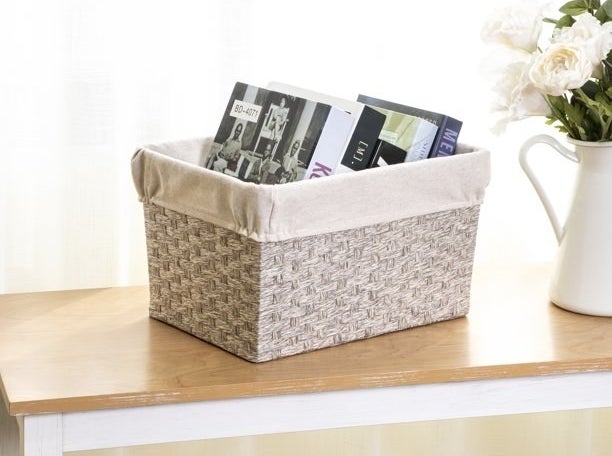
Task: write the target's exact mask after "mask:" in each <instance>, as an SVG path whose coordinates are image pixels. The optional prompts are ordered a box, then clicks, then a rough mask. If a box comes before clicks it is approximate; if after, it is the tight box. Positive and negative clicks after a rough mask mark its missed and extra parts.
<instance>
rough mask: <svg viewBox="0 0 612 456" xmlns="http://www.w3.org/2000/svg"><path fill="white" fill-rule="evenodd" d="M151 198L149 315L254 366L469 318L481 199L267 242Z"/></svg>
mask: <svg viewBox="0 0 612 456" xmlns="http://www.w3.org/2000/svg"><path fill="white" fill-rule="evenodd" d="M486 157H487V158H486V159H487V160H488V155H487V156H486ZM438 160H447V158H444V159H438ZM487 166H488V161H487ZM144 168H146V167H144ZM141 171H142V170H141ZM203 171H207V172H208V170H203ZM144 172H145V173H146V170H145V171H144ZM198 172H200V171H199V170H198ZM211 173H213V172H211ZM363 173H365V172H363ZM355 174H357V173H355ZM223 177H224V178H225V176H223ZM334 178H335V177H331V178H325V179H334ZM487 179H488V176H487ZM135 180H138V179H137V177H135ZM228 182H229V181H228ZM237 182H239V181H237ZM229 185H232V183H231V182H230V184H229ZM137 186H138V185H137ZM391 191H392V190H391ZM141 199H143V202H144V210H145V226H146V238H147V251H148V262H149V281H150V315H151V317H153V318H156V319H158V320H161V321H164V322H166V323H168V324H170V325H173V326H175V327H177V328H179V329H181V330H184V331H186V332H188V333H190V334H192V335H194V336H196V337H198V338H201V339H203V340H205V341H207V342H210V343H212V344H215V345H217V346H219V347H221V348H223V349H225V350H227V351H229V352H231V353H234V354H236V355H238V356H240V357H242V358H245V359H247V360H249V361H254V362H260V361H267V360H271V359H275V358H280V357H284V356H288V355H294V354H297V353H302V352H307V351H311V350H315V349H319V348H323V347H329V346H333V345H338V344H341V343H345V342H350V341H354V340H357V339H363V338H368V337H372V336H377V335H380V334H383V333H387V332H391V331H398V330H403V329H406V328H411V327H415V326H420V325H426V324H429V323H433V322H438V321H443V320H448V319H453V318H457V317H460V316H464V315H465V314H466V313H467V312H468V309H469V299H470V282H471V274H472V262H473V256H474V246H475V240H476V231H477V225H478V215H479V208H480V205H479V203H477V204H470V205H466V206H464V207H458V208H453V209H448V210H443V211H434V212H430V213H426V214H421V215H416V216H412V217H404V218H399V219H397V220H390V221H382V222H379V223H370V224H366V225H360V226H356V227H354V228H347V229H340V230H333V231H330V232H325V233H317V234H311V235H306V236H294V237H290V238H288V239H282V240H272V241H269V240H254V239H252V236H248V235H245V234H243V233H239V232H237V231H236V230H232V229H228V228H227V227H224V226H220V224H219V223H213V222H211V221H210V220H208V221H206V220H203V219H202V218H199V217H195V216H193V215H187V214H186V213H182V211H178V210H175V209H176V208H174V209H171V208H168V207H163V206H162V205H161V204H160V203H159V202H154V201H152V200H153V199H154V198H148V197H146V196H145V197H142V195H141ZM187 212H190V211H187ZM207 218H209V217H207Z"/></svg>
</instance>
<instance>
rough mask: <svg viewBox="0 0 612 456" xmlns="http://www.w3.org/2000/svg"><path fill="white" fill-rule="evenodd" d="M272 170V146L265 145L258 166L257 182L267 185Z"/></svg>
mask: <svg viewBox="0 0 612 456" xmlns="http://www.w3.org/2000/svg"><path fill="white" fill-rule="evenodd" d="M271 168H272V144H267V145H266V148H265V149H264V151H263V155H262V157H261V165H260V166H259V182H260V183H262V184H267V183H269V182H268V181H269V179H270V176H271V173H270V170H271Z"/></svg>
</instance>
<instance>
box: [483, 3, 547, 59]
mask: <svg viewBox="0 0 612 456" xmlns="http://www.w3.org/2000/svg"><path fill="white" fill-rule="evenodd" d="M542 18H543V13H542V7H541V6H538V5H534V4H531V3H523V4H518V5H511V6H507V7H505V8H502V9H500V10H499V11H497V12H495V13H493V14H492V16H491V17H490V18H489V20H488V21H487V22H486V23H485V25H484V27H483V29H482V31H481V37H482V40H483V41H484V42H485V43H491V44H502V45H504V46H508V47H510V48H518V49H523V50H525V51H528V52H533V51H535V50H536V48H537V45H538V38H539V36H540V31H541V30H542Z"/></svg>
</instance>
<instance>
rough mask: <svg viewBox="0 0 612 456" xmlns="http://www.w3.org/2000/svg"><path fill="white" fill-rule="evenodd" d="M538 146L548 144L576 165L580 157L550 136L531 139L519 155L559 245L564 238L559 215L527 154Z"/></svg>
mask: <svg viewBox="0 0 612 456" xmlns="http://www.w3.org/2000/svg"><path fill="white" fill-rule="evenodd" d="M536 144H546V145H548V146H550V147H552V148H553V149H555V150H556V151H557V152H558V153H559V154H561V155H562V156H563V157H565V158H567V159H568V160H571V161H573V162H574V163H580V157H579V156H578V155H577V154H576V152H574V151H573V150H571V149H568V148H567V147H565V146H563V145H562V144H561V143H560V142H559V141H557V140H556V139H555V138H553V137H552V136H548V135H536V136H533V137H531V138H529V139H528V140H527V141H525V143H524V144H523V145H522V146H521V152H520V154H519V163H520V164H521V168H522V169H523V171H524V172H525V174H526V175H527V177H528V178H529V181H530V182H531V185H533V188H534V189H535V191H536V193H537V194H538V196H539V197H540V201H542V205H543V206H544V209H545V210H546V215H548V219H549V220H550V224H551V225H552V228H553V231H554V232H555V237H556V238H557V243H560V242H561V237H562V236H563V227H562V226H561V224H560V223H559V217H557V213H556V212H555V209H554V208H553V206H552V204H551V202H550V200H549V199H548V196H547V195H546V192H545V191H544V187H542V184H541V183H540V181H539V180H538V178H537V177H536V175H535V173H534V172H533V169H532V168H531V166H529V163H528V162H527V154H528V152H529V151H530V150H531V148H532V147H533V146H535V145H536Z"/></svg>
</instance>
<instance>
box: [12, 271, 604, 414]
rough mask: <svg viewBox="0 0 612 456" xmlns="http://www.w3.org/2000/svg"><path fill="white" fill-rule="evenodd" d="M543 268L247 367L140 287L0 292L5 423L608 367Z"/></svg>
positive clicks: (588, 329)
mask: <svg viewBox="0 0 612 456" xmlns="http://www.w3.org/2000/svg"><path fill="white" fill-rule="evenodd" d="M548 276H549V267H547V266H546V265H532V266H529V267H526V266H525V267H520V268H519V267H508V266H500V267H487V268H480V269H477V270H476V271H475V274H474V280H473V285H472V304H471V308H470V313H469V314H468V316H467V317H465V318H460V319H457V320H453V321H447V322H441V323H436V324H433V325H429V326H425V327H420V328H414V329H409V330H405V331H401V332H397V333H392V334H387V335H383V336H379V337H375V338H372V339H369V340H363V341H357V342H352V343H349V344H345V345H341V346H337V347H332V348H326V349H322V350H318V351H314V352H311V353H306V354H301V355H296V356H292V357H289V358H284V359H280V360H275V361H270V362H267V363H262V364H252V363H249V362H247V361H244V360H242V359H240V358H238V357H236V356H234V355H231V354H229V353H227V352H225V351H223V350H221V349H218V348H216V347H214V346H212V345H209V344H207V343H205V342H202V341H200V340H199V339H196V338H195V337H192V336H190V335H188V334H186V333H183V332H181V331H179V330H177V329H175V328H172V327H170V326H167V325H165V324H163V323H160V322H158V321H156V320H152V319H150V318H148V289H147V288H146V287H128V288H107V289H92V290H74V291H59V292H44V293H28V294H12V295H1V296H0V380H1V384H0V388H1V390H2V395H3V397H4V401H5V403H6V405H7V408H8V410H9V413H10V414H11V415H21V414H32V413H43V412H66V411H84V410H95V409H103V408H117V407H131V406H140V405H152V404H162V403H176V402H187V401H198V400H207V399H221V398H235V397H247V396H261V395H274V394H286V393H298V392H299V393H303V392H317V391H332V390H339V389H351V388H367V387H377V386H396V385H408V384H419V383H436V382H447V381H461V380H474V379H492V378H508V377H523V376H537V375H546V374H556V373H573V372H588V371H602V370H612V318H602V317H589V316H584V315H578V314H574V313H571V312H567V311H564V310H561V309H559V308H557V307H555V306H554V305H552V304H550V303H549V301H548V298H547V293H546V290H547V286H548Z"/></svg>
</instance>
